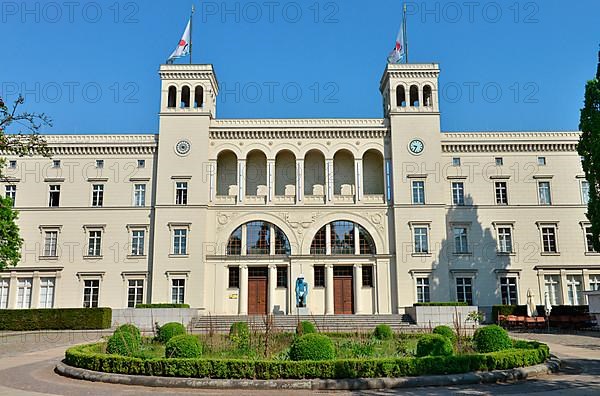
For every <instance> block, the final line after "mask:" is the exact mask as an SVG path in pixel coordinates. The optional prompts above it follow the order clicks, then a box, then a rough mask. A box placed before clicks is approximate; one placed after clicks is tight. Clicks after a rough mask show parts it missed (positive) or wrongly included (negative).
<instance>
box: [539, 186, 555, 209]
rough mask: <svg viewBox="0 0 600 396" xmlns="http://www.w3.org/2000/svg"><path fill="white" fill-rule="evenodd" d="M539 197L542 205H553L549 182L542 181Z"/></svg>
mask: <svg viewBox="0 0 600 396" xmlns="http://www.w3.org/2000/svg"><path fill="white" fill-rule="evenodd" d="M538 195H539V199H540V205H552V196H551V195H550V182H549V181H541V182H539V183H538Z"/></svg>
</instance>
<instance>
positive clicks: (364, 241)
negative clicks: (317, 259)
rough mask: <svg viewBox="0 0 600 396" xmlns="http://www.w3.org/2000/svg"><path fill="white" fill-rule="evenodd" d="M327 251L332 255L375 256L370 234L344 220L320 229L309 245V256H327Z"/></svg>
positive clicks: (355, 224) (357, 225)
mask: <svg viewBox="0 0 600 396" xmlns="http://www.w3.org/2000/svg"><path fill="white" fill-rule="evenodd" d="M327 232H329V234H330V237H331V238H330V239H331V242H330V246H329V247H328V246H327ZM357 237H358V245H357V243H356V238H357ZM328 251H329V252H331V254H332V255H351V254H376V250H375V243H374V242H373V238H372V237H371V234H369V232H368V231H367V230H365V229H364V228H363V227H362V226H361V225H359V224H357V223H353V222H351V221H344V220H342V221H334V222H332V223H329V224H327V225H326V226H324V227H322V228H321V229H320V230H319V231H318V232H317V233H316V235H315V237H314V239H313V241H312V243H311V245H310V254H315V255H318V254H327V252H328Z"/></svg>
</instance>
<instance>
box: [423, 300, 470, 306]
mask: <svg viewBox="0 0 600 396" xmlns="http://www.w3.org/2000/svg"><path fill="white" fill-rule="evenodd" d="M468 305H469V304H467V303H466V302H458V301H442V302H422V303H414V304H413V307H467V306H468Z"/></svg>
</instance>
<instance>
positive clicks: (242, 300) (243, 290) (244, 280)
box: [238, 265, 248, 315]
mask: <svg viewBox="0 0 600 396" xmlns="http://www.w3.org/2000/svg"><path fill="white" fill-rule="evenodd" d="M238 302H239V304H240V306H239V314H240V315H248V266H247V265H240V291H239V296H238Z"/></svg>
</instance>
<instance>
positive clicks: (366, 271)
mask: <svg viewBox="0 0 600 396" xmlns="http://www.w3.org/2000/svg"><path fill="white" fill-rule="evenodd" d="M362 285H363V286H364V287H373V266H372V265H363V266H362Z"/></svg>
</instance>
